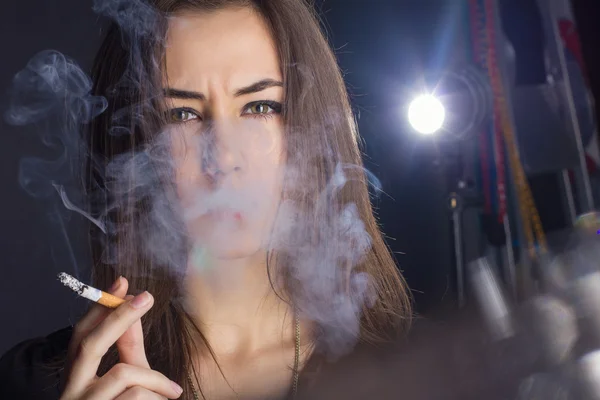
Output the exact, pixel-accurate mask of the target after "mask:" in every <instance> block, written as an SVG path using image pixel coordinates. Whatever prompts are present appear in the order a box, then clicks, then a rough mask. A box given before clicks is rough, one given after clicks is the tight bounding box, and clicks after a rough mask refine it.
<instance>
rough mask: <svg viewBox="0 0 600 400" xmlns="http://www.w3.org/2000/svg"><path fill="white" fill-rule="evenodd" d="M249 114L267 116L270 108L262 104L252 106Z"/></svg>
mask: <svg viewBox="0 0 600 400" xmlns="http://www.w3.org/2000/svg"><path fill="white" fill-rule="evenodd" d="M249 110H250V114H268V113H269V110H271V107H269V106H268V105H267V104H264V103H258V104H253V105H251V106H250V107H249Z"/></svg>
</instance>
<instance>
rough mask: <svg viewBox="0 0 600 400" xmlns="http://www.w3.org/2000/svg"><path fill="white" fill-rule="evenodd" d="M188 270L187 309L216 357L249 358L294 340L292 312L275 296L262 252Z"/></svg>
mask: <svg viewBox="0 0 600 400" xmlns="http://www.w3.org/2000/svg"><path fill="white" fill-rule="evenodd" d="M188 271H189V273H188V277H187V279H186V290H187V296H186V307H187V309H188V312H190V314H191V315H192V318H193V319H194V322H195V323H196V325H197V326H198V327H199V328H200V330H201V332H202V334H203V335H204V337H205V339H206V340H207V341H208V343H209V344H210V346H211V348H212V349H213V351H214V352H215V353H216V354H218V355H221V356H240V355H250V354H253V353H256V352H260V351H261V350H262V349H265V348H266V347H269V346H272V345H274V344H281V340H282V339H283V340H284V341H286V342H287V341H288V340H293V338H294V335H293V331H294V311H293V309H292V307H290V306H289V305H288V304H287V303H285V302H284V301H283V300H281V299H280V298H279V297H278V296H277V294H276V293H275V292H274V291H273V288H272V287H271V282H270V281H269V276H268V274H267V265H266V254H265V253H258V254H256V255H254V256H252V257H248V258H240V259H226V260H219V259H213V260H211V267H210V269H209V270H204V271H198V270H197V269H195V268H194V267H193V266H191V267H190V268H189V269H188ZM282 330H283V331H282Z"/></svg>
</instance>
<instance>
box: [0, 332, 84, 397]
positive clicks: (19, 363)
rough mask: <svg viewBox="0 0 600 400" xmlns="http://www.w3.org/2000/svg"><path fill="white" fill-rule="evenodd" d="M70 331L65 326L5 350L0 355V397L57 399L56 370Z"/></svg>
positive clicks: (57, 379)
mask: <svg viewBox="0 0 600 400" xmlns="http://www.w3.org/2000/svg"><path fill="white" fill-rule="evenodd" d="M72 332H73V331H72V328H71V327H69V328H64V329H61V330H59V331H56V332H54V333H52V334H50V335H48V336H45V337H40V338H35V339H29V340H26V341H24V342H21V343H19V344H17V345H16V346H14V347H13V348H11V349H10V350H8V352H6V353H5V354H4V355H3V356H2V357H1V358H0V398H1V399H36V400H37V399H40V400H50V399H58V397H59V391H58V381H59V377H58V372H59V371H60V369H61V368H62V362H61V360H64V357H65V356H66V352H67V348H68V345H69V341H70V340H71V335H72Z"/></svg>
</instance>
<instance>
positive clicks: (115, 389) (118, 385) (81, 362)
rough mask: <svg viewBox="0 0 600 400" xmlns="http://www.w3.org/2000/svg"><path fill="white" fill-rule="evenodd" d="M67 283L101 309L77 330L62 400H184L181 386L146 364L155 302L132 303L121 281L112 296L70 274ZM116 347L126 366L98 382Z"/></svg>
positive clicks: (146, 297)
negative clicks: (147, 325) (148, 322)
mask: <svg viewBox="0 0 600 400" xmlns="http://www.w3.org/2000/svg"><path fill="white" fill-rule="evenodd" d="M63 279H64V280H63ZM61 281H63V283H65V284H66V285H67V286H69V287H71V288H72V289H73V290H75V291H76V292H77V293H79V294H80V295H81V296H83V297H86V298H88V299H90V300H93V301H95V302H97V303H98V304H97V305H94V306H93V307H92V308H91V309H90V310H89V311H88V313H87V314H86V315H85V316H84V317H83V318H82V319H81V320H80V321H79V322H78V323H77V324H76V325H75V328H74V330H73V336H72V337H71V342H70V343H69V349H68V353H67V362H66V365H65V369H64V372H63V376H62V387H63V391H62V395H61V397H60V399H61V400H83V399H85V400H100V399H102V400H106V399H111V400H112V399H115V400H126V399H130V398H144V399H146V398H148V399H154V398H156V399H164V398H165V397H166V398H169V399H176V398H179V396H180V395H181V393H182V390H181V388H180V387H179V385H177V384H176V383H175V382H172V381H171V380H169V379H168V378H167V377H166V376H164V375H163V374H161V373H159V372H157V371H154V370H152V369H150V365H149V363H148V360H147V358H146V352H145V350H144V337H143V331H142V323H141V317H142V316H143V315H144V314H145V313H146V312H148V310H150V308H152V305H153V302H154V299H153V297H152V296H151V295H150V293H148V292H144V293H142V294H139V295H137V296H135V297H133V296H129V297H127V298H126V297H125V295H126V293H127V289H128V287H129V284H128V282H127V279H125V278H123V277H120V278H119V279H117V280H116V281H115V283H114V284H113V287H112V288H111V290H109V292H110V293H107V292H102V291H100V290H98V289H96V288H93V287H91V286H88V285H85V284H83V283H81V282H79V281H77V280H76V279H75V278H73V277H69V276H68V275H66V274H64V275H61ZM80 285H81V286H80ZM111 308H114V309H111ZM113 344H116V346H117V349H118V351H119V361H120V362H119V363H118V364H117V365H115V366H114V367H113V368H112V369H111V370H110V371H108V372H107V373H106V374H104V375H103V376H102V377H98V376H97V371H98V367H99V365H100V361H101V360H102V357H104V355H105V354H106V352H107V351H108V349H109V348H110V347H111V346H112V345H113Z"/></svg>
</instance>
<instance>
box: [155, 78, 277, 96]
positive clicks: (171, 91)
mask: <svg viewBox="0 0 600 400" xmlns="http://www.w3.org/2000/svg"><path fill="white" fill-rule="evenodd" d="M271 87H283V82H280V81H277V80H275V79H262V80H260V81H258V82H255V83H253V84H251V85H249V86H246V87H243V88H240V89H237V90H236V91H235V93H234V96H235V97H240V96H244V95H248V94H252V93H258V92H262V91H263V90H266V89H268V88H271ZM165 96H166V97H170V98H174V99H183V100H206V96H205V95H204V93H200V92H194V91H190V90H182V89H175V88H166V89H165Z"/></svg>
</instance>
